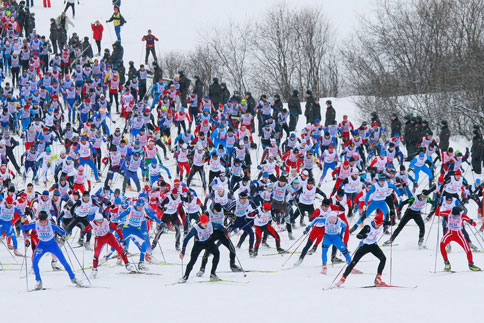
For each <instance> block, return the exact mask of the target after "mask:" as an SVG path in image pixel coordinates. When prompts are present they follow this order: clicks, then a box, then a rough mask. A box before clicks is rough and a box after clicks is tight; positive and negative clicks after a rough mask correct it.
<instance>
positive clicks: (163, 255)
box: [158, 243, 166, 263]
mask: <svg viewBox="0 0 484 323" xmlns="http://www.w3.org/2000/svg"><path fill="white" fill-rule="evenodd" d="M158 247H160V251H161V256H162V257H163V261H164V262H165V263H166V259H165V254H164V253H163V249H161V245H160V244H159V243H158Z"/></svg>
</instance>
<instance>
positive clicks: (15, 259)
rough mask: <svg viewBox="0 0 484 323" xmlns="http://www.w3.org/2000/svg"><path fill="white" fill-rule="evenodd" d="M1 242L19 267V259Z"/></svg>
mask: <svg viewBox="0 0 484 323" xmlns="http://www.w3.org/2000/svg"><path fill="white" fill-rule="evenodd" d="M0 241H1V242H2V244H3V245H4V247H5V248H6V249H7V251H8V253H9V254H10V256H12V258H13V260H14V261H15V263H16V264H17V265H18V261H17V258H15V256H14V255H12V253H11V252H10V250H9V249H8V246H7V245H6V244H5V242H4V241H3V240H2V239H0Z"/></svg>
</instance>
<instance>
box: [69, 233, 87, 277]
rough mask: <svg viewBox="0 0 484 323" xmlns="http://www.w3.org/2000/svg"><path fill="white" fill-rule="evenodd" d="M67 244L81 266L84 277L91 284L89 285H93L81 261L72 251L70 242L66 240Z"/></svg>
mask: <svg viewBox="0 0 484 323" xmlns="http://www.w3.org/2000/svg"><path fill="white" fill-rule="evenodd" d="M66 243H67V245H68V246H69V248H70V249H71V252H72V254H73V255H74V258H76V261H77V263H78V264H79V267H81V270H82V273H83V274H84V276H85V277H86V279H87V281H88V282H89V285H92V284H91V281H90V280H89V277H88V276H87V274H86V272H85V271H84V267H82V266H81V262H80V261H79V259H78V258H77V256H76V254H75V253H74V249H72V246H71V244H70V243H69V241H68V240H66Z"/></svg>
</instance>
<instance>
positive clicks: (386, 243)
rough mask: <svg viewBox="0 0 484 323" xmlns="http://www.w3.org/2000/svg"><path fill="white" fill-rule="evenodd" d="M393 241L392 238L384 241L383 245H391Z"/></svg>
mask: <svg viewBox="0 0 484 323" xmlns="http://www.w3.org/2000/svg"><path fill="white" fill-rule="evenodd" d="M392 242H393V241H392V239H388V240H387V241H385V242H384V243H383V245H384V246H390V245H391V244H392Z"/></svg>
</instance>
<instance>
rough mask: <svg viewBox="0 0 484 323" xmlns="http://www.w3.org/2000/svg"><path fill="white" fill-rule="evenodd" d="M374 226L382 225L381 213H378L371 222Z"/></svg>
mask: <svg viewBox="0 0 484 323" xmlns="http://www.w3.org/2000/svg"><path fill="white" fill-rule="evenodd" d="M373 221H374V222H375V224H376V225H381V224H383V213H381V212H379V213H378V214H377V215H376V216H375V219H374V220H373Z"/></svg>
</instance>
